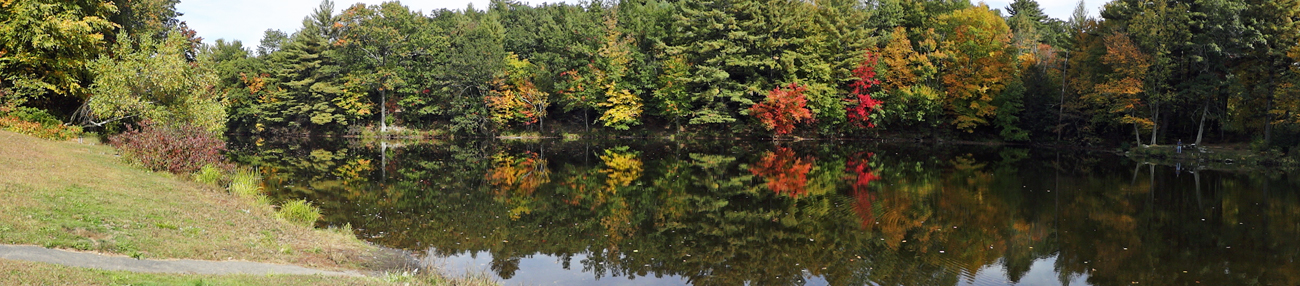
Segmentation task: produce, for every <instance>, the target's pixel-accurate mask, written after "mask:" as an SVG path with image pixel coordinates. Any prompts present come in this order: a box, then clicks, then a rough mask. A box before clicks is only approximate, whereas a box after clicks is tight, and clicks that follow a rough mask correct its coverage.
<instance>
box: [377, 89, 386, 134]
mask: <svg viewBox="0 0 1300 286" xmlns="http://www.w3.org/2000/svg"><path fill="white" fill-rule="evenodd" d="M379 132H380V133H384V132H388V90H387V89H380V90H379ZM381 135H382V134H381Z"/></svg>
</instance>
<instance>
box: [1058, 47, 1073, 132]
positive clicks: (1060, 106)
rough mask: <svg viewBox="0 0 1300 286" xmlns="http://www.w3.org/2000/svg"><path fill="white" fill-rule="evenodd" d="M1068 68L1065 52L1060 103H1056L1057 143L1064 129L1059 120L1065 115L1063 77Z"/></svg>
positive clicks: (1068, 53)
mask: <svg viewBox="0 0 1300 286" xmlns="http://www.w3.org/2000/svg"><path fill="white" fill-rule="evenodd" d="M1069 68H1070V51H1065V64H1064V65H1062V66H1061V102H1060V103H1057V105H1056V141H1057V142H1060V141H1061V129H1065V126H1064V125H1061V119H1062V117H1063V116H1064V114H1065V75H1066V74H1067V73H1066V72H1068V71H1069Z"/></svg>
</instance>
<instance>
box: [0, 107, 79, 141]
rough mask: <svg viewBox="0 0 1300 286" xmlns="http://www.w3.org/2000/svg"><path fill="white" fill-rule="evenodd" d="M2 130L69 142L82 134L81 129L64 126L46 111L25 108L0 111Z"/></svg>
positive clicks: (0, 126)
mask: <svg viewBox="0 0 1300 286" xmlns="http://www.w3.org/2000/svg"><path fill="white" fill-rule="evenodd" d="M0 129H4V130H8V131H12V132H16V133H22V134H27V135H31V136H36V137H40V138H45V139H52V140H68V139H72V138H77V135H78V134H81V127H78V126H64V125H63V122H60V121H59V119H58V118H56V117H54V115H50V113H49V112H45V110H41V109H36V108H31V107H23V106H17V107H4V108H3V109H0Z"/></svg>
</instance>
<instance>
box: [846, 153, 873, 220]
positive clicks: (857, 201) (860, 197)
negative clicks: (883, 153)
mask: <svg viewBox="0 0 1300 286" xmlns="http://www.w3.org/2000/svg"><path fill="white" fill-rule="evenodd" d="M874 155H875V154H873V153H865V154H864V153H858V154H855V155H854V156H853V157H850V158H851V159H849V161H848V163H845V165H846V167H845V169H846V170H845V172H847V173H848V174H849V176H848V177H847V178H845V179H848V180H852V181H853V185H852V186H853V199H854V201H853V211H854V212H857V213H858V217H860V218H862V227H864V228H867V227H870V226H871V224H872V223H874V222H875V221H876V215H875V212H874V211H872V203H873V202H875V200H876V195H875V194H872V193H871V192H870V191H869V190H867V185H870V184H871V181H874V180H876V179H880V176H876V173H875V172H873V171H872V170H871V165H870V164H868V161H867V160H868V159H871V156H874Z"/></svg>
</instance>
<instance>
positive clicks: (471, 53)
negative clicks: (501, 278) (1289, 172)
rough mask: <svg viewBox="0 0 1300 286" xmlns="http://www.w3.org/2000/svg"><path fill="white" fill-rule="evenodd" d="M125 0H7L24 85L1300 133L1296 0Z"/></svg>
mask: <svg viewBox="0 0 1300 286" xmlns="http://www.w3.org/2000/svg"><path fill="white" fill-rule="evenodd" d="M118 2H119V1H98V0H83V1H42V0H34V1H20V2H13V3H8V4H4V5H3V6H0V10H3V11H2V12H4V13H0V21H2V22H3V23H5V26H4V27H6V28H5V29H0V38H2V39H4V40H5V41H3V43H0V57H3V59H4V60H3V61H0V63H3V65H0V93H2V94H3V96H4V97H3V98H4V103H5V106H9V107H11V108H12V107H16V106H27V107H33V108H40V109H45V110H49V111H50V112H51V113H54V114H58V115H62V116H64V117H67V118H69V120H68V121H70V122H75V123H77V124H83V125H89V126H101V125H105V126H111V125H114V124H117V125H121V124H132V123H133V122H139V121H142V120H151V121H161V122H179V123H186V124H194V125H200V126H204V127H206V128H208V129H209V130H213V131H214V132H217V131H224V132H228V133H237V134H249V133H253V134H342V133H348V132H357V131H358V130H367V129H371V128H374V129H381V130H388V129H389V128H390V126H400V127H403V128H417V129H438V130H445V131H448V132H452V133H455V134H466V135H487V134H501V133H507V132H521V131H522V132H539V133H541V134H558V133H562V132H578V131H574V130H580V131H589V132H602V133H608V134H628V135H653V134H676V133H680V132H687V133H688V134H694V135H717V134H726V135H733V134H734V135H748V136H812V137H862V136H881V135H882V134H883V135H885V136H932V135H935V134H944V136H956V137H963V138H974V139H989V140H1007V141H1032V142H1053V141H1059V142H1083V143H1084V144H1088V145H1114V144H1117V143H1121V142H1124V143H1123V144H1126V145H1127V144H1128V143H1127V142H1132V143H1136V144H1168V143H1172V142H1171V141H1174V140H1181V139H1185V140H1186V141H1188V142H1189V143H1192V142H1194V143H1200V142H1202V141H1204V139H1206V138H1207V136H1208V138H1215V139H1214V140H1216V141H1218V142H1240V141H1254V142H1259V143H1267V144H1273V145H1280V146H1293V145H1295V144H1297V143H1300V139H1297V136H1295V135H1296V134H1297V131H1300V129H1297V128H1296V127H1297V126H1300V125H1297V124H1296V123H1300V115H1297V114H1300V105H1298V104H1297V102H1300V96H1297V92H1296V86H1295V83H1296V82H1297V80H1300V78H1298V77H1297V76H1296V75H1297V74H1298V73H1297V68H1296V65H1295V63H1296V62H1297V60H1296V59H1297V58H1300V45H1297V43H1300V38H1297V36H1300V25H1297V24H1296V23H1297V20H1300V1H1296V0H1280V1H1272V0H1200V1H1186V0H1177V1H1175V0H1170V1H1136V0H1115V1H1111V2H1110V3H1107V4H1106V5H1105V6H1104V8H1103V10H1102V11H1100V12H1101V13H1100V15H1101V17H1100V18H1091V17H1089V16H1088V13H1087V11H1086V10H1084V8H1083V7H1084V5H1083V4H1084V3H1082V2H1080V3H1079V5H1078V7H1077V8H1076V11H1075V13H1074V14H1073V16H1071V17H1070V19H1054V18H1050V17H1047V16H1046V15H1045V14H1043V12H1042V10H1041V9H1040V8H1039V7H1038V4H1037V3H1036V2H1035V1H1033V0H1017V1H1014V2H1013V3H1011V4H1010V5H1009V6H1008V7H1002V8H996V7H988V6H987V5H985V4H982V3H980V4H972V3H970V2H969V1H966V0H870V1H858V0H817V1H788V0H715V1H673V0H624V1H592V2H584V3H579V4H567V3H559V4H541V5H535V6H534V5H527V4H522V3H519V2H511V1H493V2H491V4H490V5H489V7H487V8H486V9H481V10H480V9H476V8H474V7H472V6H470V7H467V8H465V9H459V10H447V9H443V10H435V11H429V12H423V11H412V10H411V9H409V8H407V7H405V6H403V5H401V4H400V3H398V2H388V3H384V4H379V5H366V4H356V5H353V6H350V7H348V8H345V9H341V12H336V11H337V10H336V9H335V6H334V3H333V2H332V1H324V2H322V3H321V4H320V6H319V7H318V8H317V9H316V11H315V12H314V13H312V14H311V15H308V16H307V17H305V18H304V20H303V25H302V27H301V28H300V29H299V30H297V31H295V32H293V33H286V32H283V31H278V30H268V31H267V32H266V34H265V36H264V37H263V39H262V40H261V41H260V43H258V44H257V46H256V47H251V46H249V47H246V46H244V43H241V42H239V41H225V40H221V39H218V40H216V41H214V42H212V43H210V44H209V43H203V41H202V39H201V38H198V37H197V36H196V34H195V32H194V31H192V30H190V29H188V28H186V27H185V25H184V23H183V22H180V21H178V20H176V16H177V15H179V14H178V13H177V12H175V10H174V8H173V6H174V5H175V3H176V2H177V0H154V1H124V2H121V3H118ZM60 21H61V22H60ZM55 31H57V32H55ZM42 33H46V34H42ZM146 67H148V68H146ZM74 115H75V116H74ZM1214 131H1217V134H1215V133H1216V132H1214ZM913 134H915V135H913ZM1130 134H1131V135H1130ZM1211 135H1213V136H1211Z"/></svg>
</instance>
